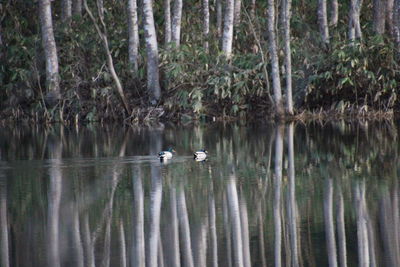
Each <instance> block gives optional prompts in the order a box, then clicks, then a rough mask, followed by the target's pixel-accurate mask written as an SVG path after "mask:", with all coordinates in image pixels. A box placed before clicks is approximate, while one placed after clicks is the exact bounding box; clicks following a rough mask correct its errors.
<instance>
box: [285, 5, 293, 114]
mask: <svg viewBox="0 0 400 267" xmlns="http://www.w3.org/2000/svg"><path fill="white" fill-rule="evenodd" d="M283 5H284V14H283V24H284V25H283V27H284V33H285V37H284V42H285V66H286V109H287V112H288V113H289V114H293V99H292V98H293V97H292V51H291V49H290V19H291V17H292V15H291V12H292V11H291V9H292V0H283Z"/></svg>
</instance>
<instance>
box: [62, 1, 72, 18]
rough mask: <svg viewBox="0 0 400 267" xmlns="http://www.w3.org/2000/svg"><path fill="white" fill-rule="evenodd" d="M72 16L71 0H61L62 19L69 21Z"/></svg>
mask: <svg viewBox="0 0 400 267" xmlns="http://www.w3.org/2000/svg"><path fill="white" fill-rule="evenodd" d="M71 16H72V3H71V0H61V21H63V22H67V21H68V20H70V19H71Z"/></svg>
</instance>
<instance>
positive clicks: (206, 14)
mask: <svg viewBox="0 0 400 267" xmlns="http://www.w3.org/2000/svg"><path fill="white" fill-rule="evenodd" d="M202 3H203V38H204V50H205V51H206V53H208V34H209V33H210V7H209V1H208V0H203V1H202Z"/></svg>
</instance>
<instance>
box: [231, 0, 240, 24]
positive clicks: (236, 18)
mask: <svg viewBox="0 0 400 267" xmlns="http://www.w3.org/2000/svg"><path fill="white" fill-rule="evenodd" d="M234 1H235V11H234V15H233V16H234V19H233V25H234V27H238V26H239V25H240V21H241V18H240V16H241V9H242V0H234Z"/></svg>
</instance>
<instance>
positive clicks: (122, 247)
mask: <svg viewBox="0 0 400 267" xmlns="http://www.w3.org/2000/svg"><path fill="white" fill-rule="evenodd" d="M119 251H120V254H119V255H120V256H119V262H120V265H119V266H121V267H126V266H127V261H126V242H125V230H124V223H123V221H122V220H121V221H120V222H119Z"/></svg>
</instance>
